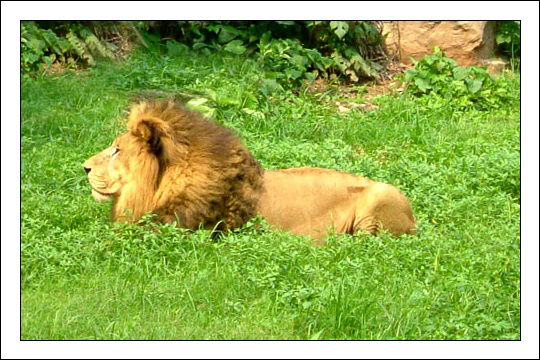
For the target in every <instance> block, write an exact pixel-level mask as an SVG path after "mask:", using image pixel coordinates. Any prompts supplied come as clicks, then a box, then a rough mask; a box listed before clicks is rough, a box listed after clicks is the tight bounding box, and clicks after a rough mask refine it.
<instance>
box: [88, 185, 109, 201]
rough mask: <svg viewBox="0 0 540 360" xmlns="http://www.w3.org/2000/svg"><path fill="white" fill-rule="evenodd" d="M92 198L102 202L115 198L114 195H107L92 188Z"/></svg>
mask: <svg viewBox="0 0 540 360" xmlns="http://www.w3.org/2000/svg"><path fill="white" fill-rule="evenodd" d="M92 197H93V198H94V199H96V201H99V202H102V201H107V200H111V199H112V198H113V194H107V193H104V192H101V191H99V190H96V189H94V188H92Z"/></svg>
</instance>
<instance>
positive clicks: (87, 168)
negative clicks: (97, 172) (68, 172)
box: [84, 166, 92, 174]
mask: <svg viewBox="0 0 540 360" xmlns="http://www.w3.org/2000/svg"><path fill="white" fill-rule="evenodd" d="M90 170H92V168H89V167H86V166H84V171H86V173H87V174H88V173H89V172H90Z"/></svg>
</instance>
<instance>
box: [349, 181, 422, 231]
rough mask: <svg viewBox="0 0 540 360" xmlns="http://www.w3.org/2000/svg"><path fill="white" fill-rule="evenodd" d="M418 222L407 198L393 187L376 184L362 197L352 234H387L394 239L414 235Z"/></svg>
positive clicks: (356, 209)
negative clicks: (383, 232)
mask: <svg viewBox="0 0 540 360" xmlns="http://www.w3.org/2000/svg"><path fill="white" fill-rule="evenodd" d="M415 225H416V224H415V220H414V217H413V215H412V209H411V206H410V204H409V201H408V200H407V198H406V197H405V196H404V195H403V194H402V193H401V192H400V191H399V190H398V189H397V188H396V187H395V186H393V185H389V184H384V183H373V184H370V185H368V186H366V187H365V188H364V189H363V191H362V192H361V193H360V194H359V198H358V201H357V205H356V208H355V214H354V223H353V227H352V232H353V233H356V232H367V233H370V234H377V233H378V232H380V231H381V230H383V229H384V230H388V231H389V232H390V233H392V234H393V235H394V236H399V235H401V234H404V233H407V234H414V233H415V232H416V230H415Z"/></svg>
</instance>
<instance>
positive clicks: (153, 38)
mask: <svg viewBox="0 0 540 360" xmlns="http://www.w3.org/2000/svg"><path fill="white" fill-rule="evenodd" d="M136 25H137V27H138V28H139V29H140V31H141V32H142V38H143V39H144V41H145V42H146V43H147V44H146V46H147V47H154V46H156V45H157V46H158V47H159V45H160V43H159V41H160V39H167V40H166V51H167V54H169V55H172V54H177V51H176V49H178V46H180V45H183V46H188V47H190V48H192V49H194V50H199V51H202V52H204V53H206V54H208V52H209V51H211V50H212V49H214V50H218V49H221V50H223V51H226V52H230V53H233V54H236V55H245V56H251V55H252V54H254V53H257V55H255V57H256V58H258V59H259V60H261V61H263V62H266V63H265V68H267V69H269V70H270V71H271V72H273V73H274V75H275V77H274V78H271V79H267V80H265V82H266V84H267V85H268V86H269V88H273V89H279V88H282V87H284V86H285V87H290V86H291V85H292V86H298V85H299V84H301V82H302V81H301V80H302V79H308V80H314V79H315V78H316V77H318V76H328V75H329V74H335V75H337V76H341V77H342V78H345V79H347V80H349V81H353V82H357V81H359V80H360V79H361V78H374V77H376V76H377V75H378V72H379V71H380V70H381V69H382V68H383V65H382V64H379V63H378V61H379V62H380V61H381V59H382V58H384V56H381V55H384V51H383V49H382V47H381V44H382V35H381V32H380V30H379V29H378V27H377V26H376V24H375V23H374V22H369V21H348V22H345V21H212V22H207V21H177V22H172V21H167V22H138V23H136ZM148 43H151V44H152V45H148ZM171 43H172V45H171ZM162 49H163V48H162ZM375 59H377V60H375ZM278 72H281V73H282V75H277V74H276V73H278Z"/></svg>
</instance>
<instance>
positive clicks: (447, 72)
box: [401, 47, 515, 110]
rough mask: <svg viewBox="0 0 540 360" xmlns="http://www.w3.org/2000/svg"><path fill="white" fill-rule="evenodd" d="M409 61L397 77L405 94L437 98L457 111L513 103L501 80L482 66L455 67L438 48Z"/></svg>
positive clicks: (507, 88) (506, 84)
mask: <svg viewBox="0 0 540 360" xmlns="http://www.w3.org/2000/svg"><path fill="white" fill-rule="evenodd" d="M413 62H414V65H415V67H414V69H409V70H407V71H406V72H405V74H403V75H402V77H401V80H402V81H404V82H405V83H406V84H407V87H406V92H407V93H409V94H413V95H416V96H422V95H427V94H430V95H435V96H440V97H442V98H443V99H445V100H446V101H449V102H450V101H451V102H452V104H453V105H454V106H457V107H459V108H465V107H470V106H473V107H475V108H477V109H480V110H485V109H488V108H491V107H500V106H501V105H502V104H503V103H504V102H507V101H512V100H515V98H512V97H511V95H510V91H509V86H510V85H509V83H508V82H507V81H506V80H505V78H504V77H498V78H495V77H493V76H492V75H490V74H489V73H488V72H487V70H486V69H485V67H475V66H473V67H469V68H465V67H461V66H458V65H457V63H456V61H455V60H454V59H451V58H448V57H446V56H445V54H444V52H443V51H442V50H441V49H440V48H439V47H435V48H434V50H433V54H432V55H426V56H424V57H423V58H422V59H420V60H418V61H416V60H414V59H413Z"/></svg>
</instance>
